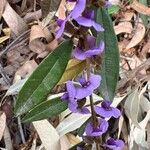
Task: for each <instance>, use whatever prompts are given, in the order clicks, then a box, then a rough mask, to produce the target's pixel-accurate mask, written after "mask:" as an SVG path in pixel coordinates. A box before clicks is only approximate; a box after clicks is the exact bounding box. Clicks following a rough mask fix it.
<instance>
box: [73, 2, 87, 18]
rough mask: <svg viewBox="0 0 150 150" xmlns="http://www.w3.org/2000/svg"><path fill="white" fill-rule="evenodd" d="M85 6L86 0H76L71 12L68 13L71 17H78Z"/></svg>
mask: <svg viewBox="0 0 150 150" xmlns="http://www.w3.org/2000/svg"><path fill="white" fill-rule="evenodd" d="M85 6H86V0H77V2H76V5H75V7H74V9H73V10H72V12H71V13H70V14H71V16H72V18H73V19H76V18H78V17H79V16H81V14H82V12H83V11H84V9H85Z"/></svg>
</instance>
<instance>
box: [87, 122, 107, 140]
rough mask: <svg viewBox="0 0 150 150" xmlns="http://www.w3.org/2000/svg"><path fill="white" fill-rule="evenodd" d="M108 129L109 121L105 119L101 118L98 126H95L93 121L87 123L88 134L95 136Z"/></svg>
mask: <svg viewBox="0 0 150 150" xmlns="http://www.w3.org/2000/svg"><path fill="white" fill-rule="evenodd" d="M107 129H108V122H107V121H106V120H104V119H99V120H98V125H97V127H94V125H93V123H92V122H89V123H88V124H87V125H86V128H85V133H86V135H87V136H93V137H95V136H100V135H102V134H103V133H105V132H106V131H107Z"/></svg>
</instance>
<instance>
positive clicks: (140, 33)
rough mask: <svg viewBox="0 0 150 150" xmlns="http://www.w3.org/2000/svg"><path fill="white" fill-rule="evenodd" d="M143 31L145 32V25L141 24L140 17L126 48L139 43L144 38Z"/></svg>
mask: <svg viewBox="0 0 150 150" xmlns="http://www.w3.org/2000/svg"><path fill="white" fill-rule="evenodd" d="M145 32H146V29H145V26H144V25H143V23H142V21H141V19H140V21H139V23H138V24H137V26H136V30H135V34H134V35H133V37H132V39H131V41H130V42H129V44H128V45H127V46H126V49H130V48H132V47H134V46H136V45H137V44H139V43H140V42H141V40H142V39H143V38H144V35H145Z"/></svg>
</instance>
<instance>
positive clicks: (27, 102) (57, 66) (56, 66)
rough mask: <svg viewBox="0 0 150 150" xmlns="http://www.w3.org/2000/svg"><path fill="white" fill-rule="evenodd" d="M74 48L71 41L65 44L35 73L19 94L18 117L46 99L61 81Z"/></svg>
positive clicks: (46, 59)
mask: <svg viewBox="0 0 150 150" xmlns="http://www.w3.org/2000/svg"><path fill="white" fill-rule="evenodd" d="M72 47H73V44H72V42H71V41H70V40H68V41H65V42H63V43H62V44H61V45H60V46H59V47H57V48H56V49H55V50H54V51H53V52H52V53H51V54H49V55H48V56H47V57H46V58H45V59H44V60H43V62H42V63H41V64H40V65H39V66H38V68H37V69H36V70H35V71H34V72H33V74H32V75H31V76H30V77H29V79H28V80H27V82H26V83H25V84H24V86H23V88H22V90H21V91H20V92H19V95H18V99H17V101H16V106H15V114H16V115H21V114H23V113H26V112H27V111H29V110H30V109H32V108H33V107H35V106H36V105H37V104H39V103H41V102H43V101H44V100H45V99H46V97H47V95H48V94H49V92H50V90H51V89H53V87H54V86H55V85H56V84H57V83H58V82H59V80H60V79H61V77H62V75H63V73H64V71H65V68H66V66H67V63H68V61H69V58H70V55H71V51H72Z"/></svg>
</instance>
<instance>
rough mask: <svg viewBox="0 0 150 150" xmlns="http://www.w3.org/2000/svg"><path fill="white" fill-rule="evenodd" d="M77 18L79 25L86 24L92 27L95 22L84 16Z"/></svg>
mask: <svg viewBox="0 0 150 150" xmlns="http://www.w3.org/2000/svg"><path fill="white" fill-rule="evenodd" d="M75 20H76V21H77V23H78V24H79V25H82V26H85V27H92V25H93V22H92V21H93V20H91V19H88V18H85V17H82V16H80V17H78V18H76V19H75Z"/></svg>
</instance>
